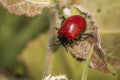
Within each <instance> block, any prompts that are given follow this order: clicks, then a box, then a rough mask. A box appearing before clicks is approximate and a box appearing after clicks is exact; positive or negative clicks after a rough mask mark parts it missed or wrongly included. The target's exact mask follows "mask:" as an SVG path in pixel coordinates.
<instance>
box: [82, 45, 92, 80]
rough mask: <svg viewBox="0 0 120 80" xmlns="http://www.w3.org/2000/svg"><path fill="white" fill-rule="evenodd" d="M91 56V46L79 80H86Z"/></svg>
mask: <svg viewBox="0 0 120 80" xmlns="http://www.w3.org/2000/svg"><path fill="white" fill-rule="evenodd" d="M92 54H93V45H92V47H91V49H90V52H89V54H88V57H87V60H86V63H85V66H84V69H83V73H82V77H81V80H87V74H88V68H89V65H90V61H91V57H92Z"/></svg>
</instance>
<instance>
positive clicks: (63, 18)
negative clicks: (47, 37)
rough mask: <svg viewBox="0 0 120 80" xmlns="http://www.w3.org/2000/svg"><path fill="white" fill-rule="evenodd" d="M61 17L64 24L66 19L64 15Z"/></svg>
mask: <svg viewBox="0 0 120 80" xmlns="http://www.w3.org/2000/svg"><path fill="white" fill-rule="evenodd" d="M60 19H62V22H61V25H62V24H63V22H64V21H65V17H64V16H62V17H60Z"/></svg>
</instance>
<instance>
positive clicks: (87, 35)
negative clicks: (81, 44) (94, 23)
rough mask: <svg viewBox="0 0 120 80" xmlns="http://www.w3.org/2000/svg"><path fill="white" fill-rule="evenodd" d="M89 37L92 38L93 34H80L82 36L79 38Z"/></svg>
mask: <svg viewBox="0 0 120 80" xmlns="http://www.w3.org/2000/svg"><path fill="white" fill-rule="evenodd" d="M89 37H92V38H94V36H93V35H92V34H89V33H86V34H82V36H81V40H85V39H87V38H89Z"/></svg>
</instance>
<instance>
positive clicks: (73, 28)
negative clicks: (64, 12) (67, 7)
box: [58, 15, 86, 40]
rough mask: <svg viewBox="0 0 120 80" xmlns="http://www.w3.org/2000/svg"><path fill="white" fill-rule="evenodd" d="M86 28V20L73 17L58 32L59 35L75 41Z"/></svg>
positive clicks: (78, 16) (80, 17)
mask: <svg viewBox="0 0 120 80" xmlns="http://www.w3.org/2000/svg"><path fill="white" fill-rule="evenodd" d="M85 27H86V20H85V19H84V17H82V16H80V15H73V16H70V17H69V18H67V19H66V20H65V21H64V22H63V24H62V26H61V28H60V29H59V31H58V34H59V35H63V36H65V37H66V38H67V39H69V40H74V39H75V38H77V36H79V34H80V33H81V32H83V30H84V29H85Z"/></svg>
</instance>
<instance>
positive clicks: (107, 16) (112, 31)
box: [0, 0, 120, 80]
mask: <svg viewBox="0 0 120 80" xmlns="http://www.w3.org/2000/svg"><path fill="white" fill-rule="evenodd" d="M80 4H81V5H82V6H83V7H84V8H86V9H88V10H89V11H90V12H91V13H92V14H93V15H94V16H95V19H96V21H97V24H98V27H99V31H100V34H101V37H102V46H103V48H104V50H105V52H106V54H107V60H109V62H110V63H111V64H114V63H116V62H117V66H120V59H119V58H120V52H119V50H120V31H119V29H120V0H115V1H113V0H97V1H96V0H89V1H88V0H80ZM49 26H50V21H49V9H47V8H45V9H44V10H43V14H41V15H38V16H35V17H26V16H16V15H14V14H10V13H9V12H8V11H7V10H6V9H4V8H3V7H2V6H0V71H1V72H0V80H10V78H11V77H13V76H14V75H15V76H17V77H22V78H28V80H42V71H43V65H44V60H45V54H46V50H47V44H48V37H49V34H48V32H49ZM83 65H84V62H78V61H77V60H75V59H74V58H73V57H72V56H71V55H69V54H68V53H67V52H66V51H65V49H64V48H63V47H60V48H59V49H58V50H57V52H55V53H54V59H53V68H52V73H51V74H52V75H54V76H55V75H60V74H63V75H64V74H65V75H66V76H67V78H68V79H70V80H80V78H81V73H82V70H83V67H84V66H83ZM110 69H111V70H112V71H113V72H115V73H116V74H117V75H116V76H112V75H110V74H103V73H101V72H99V71H96V70H93V69H89V73H88V80H120V70H119V69H114V68H113V67H111V66H110ZM3 74H5V75H3ZM21 80H22V79H21Z"/></svg>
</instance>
